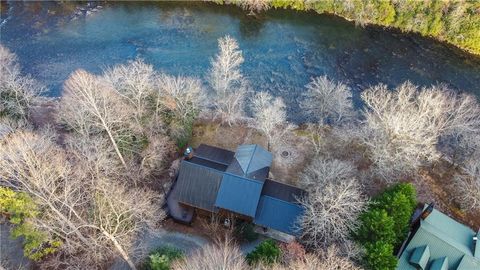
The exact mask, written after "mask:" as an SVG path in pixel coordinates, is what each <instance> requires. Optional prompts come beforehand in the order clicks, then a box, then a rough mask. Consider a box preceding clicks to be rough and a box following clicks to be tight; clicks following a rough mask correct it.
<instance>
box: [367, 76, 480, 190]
mask: <svg viewBox="0 0 480 270" xmlns="http://www.w3.org/2000/svg"><path fill="white" fill-rule="evenodd" d="M362 100H363V101H364V102H365V104H366V110H365V111H364V116H365V134H364V135H365V136H364V140H363V142H364V144H365V145H366V146H368V147H369V149H370V155H371V156H370V158H371V160H372V161H373V164H374V169H375V172H376V173H377V174H379V175H380V176H381V177H382V178H383V179H384V180H385V181H388V182H390V181H393V178H394V177H398V176H401V175H404V174H409V173H412V172H413V171H415V170H416V168H418V167H419V166H421V165H422V164H426V163H429V162H432V161H435V160H438V159H439V157H440V153H439V151H438V149H437V144H438V142H439V139H440V137H441V136H451V135H458V134H462V133H466V132H479V131H480V107H479V105H478V103H477V101H476V99H475V97H472V96H469V95H465V94H455V93H454V92H453V91H451V90H448V89H446V88H445V87H443V86H436V87H431V88H424V89H422V90H421V91H420V90H418V89H417V87H416V86H415V85H413V84H411V83H410V82H405V83H404V84H402V85H400V86H398V87H397V88H396V89H395V90H394V91H390V90H389V89H387V87H386V86H385V85H378V86H375V87H372V88H370V89H368V90H365V91H364V92H363V93H362Z"/></svg>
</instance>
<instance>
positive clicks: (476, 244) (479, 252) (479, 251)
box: [473, 229, 480, 259]
mask: <svg viewBox="0 0 480 270" xmlns="http://www.w3.org/2000/svg"><path fill="white" fill-rule="evenodd" d="M478 238H480V229H479V230H478V232H477V235H476V236H474V237H473V257H475V258H478V259H480V241H479V239H478Z"/></svg>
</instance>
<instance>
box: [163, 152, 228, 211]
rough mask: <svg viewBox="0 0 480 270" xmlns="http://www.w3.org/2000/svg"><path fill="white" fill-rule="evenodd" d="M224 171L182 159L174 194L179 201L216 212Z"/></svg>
mask: <svg viewBox="0 0 480 270" xmlns="http://www.w3.org/2000/svg"><path fill="white" fill-rule="evenodd" d="M222 177H223V172H221V171H219V170H215V169H212V168H208V167H205V166H202V165H199V164H195V163H192V162H189V161H186V160H184V161H182V163H181V165H180V171H179V174H178V180H177V183H176V187H175V189H174V191H173V193H172V196H174V198H175V199H176V200H178V201H179V202H182V203H185V204H188V205H191V206H194V207H197V208H201V209H204V210H208V211H210V212H216V209H215V206H214V204H215V199H216V197H217V193H218V189H219V188H220V183H221V181H222Z"/></svg>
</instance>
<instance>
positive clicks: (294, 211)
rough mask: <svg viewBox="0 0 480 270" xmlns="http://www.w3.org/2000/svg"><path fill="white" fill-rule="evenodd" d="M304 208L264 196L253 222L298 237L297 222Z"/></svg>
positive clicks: (261, 198)
mask: <svg viewBox="0 0 480 270" xmlns="http://www.w3.org/2000/svg"><path fill="white" fill-rule="evenodd" d="M303 211H304V208H303V207H302V206H301V205H299V204H295V203H290V202H286V201H283V200H280V199H277V198H273V197H270V196H265V195H262V196H261V197H260V202H259V203H258V208H257V213H256V215H255V219H254V220H253V222H254V223H255V224H257V225H260V226H264V227H268V228H272V229H274V230H277V231H281V232H284V233H288V234H290V235H298V234H299V232H300V231H299V230H298V226H297V221H298V219H299V217H300V216H301V215H302V214H303Z"/></svg>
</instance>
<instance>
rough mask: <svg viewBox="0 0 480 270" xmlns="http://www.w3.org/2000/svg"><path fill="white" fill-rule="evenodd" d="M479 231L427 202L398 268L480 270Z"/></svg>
mask: <svg viewBox="0 0 480 270" xmlns="http://www.w3.org/2000/svg"><path fill="white" fill-rule="evenodd" d="M478 237H480V231H479V232H477V233H475V232H474V231H473V230H472V229H470V228H469V227H467V226H465V225H463V224H461V223H458V222H457V221H455V220H453V219H451V218H450V217H448V216H447V215H445V214H443V213H441V212H440V211H437V210H436V209H433V205H425V207H424V209H423V212H422V213H421V214H420V215H419V217H418V218H416V220H415V221H414V223H413V226H412V232H411V233H410V235H409V237H408V239H407V241H406V243H405V245H404V247H405V248H404V249H403V250H401V251H400V252H401V253H400V254H401V255H400V259H399V264H398V267H397V269H398V270H410V269H412V270H417V269H422V270H480V242H479V241H478Z"/></svg>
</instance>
